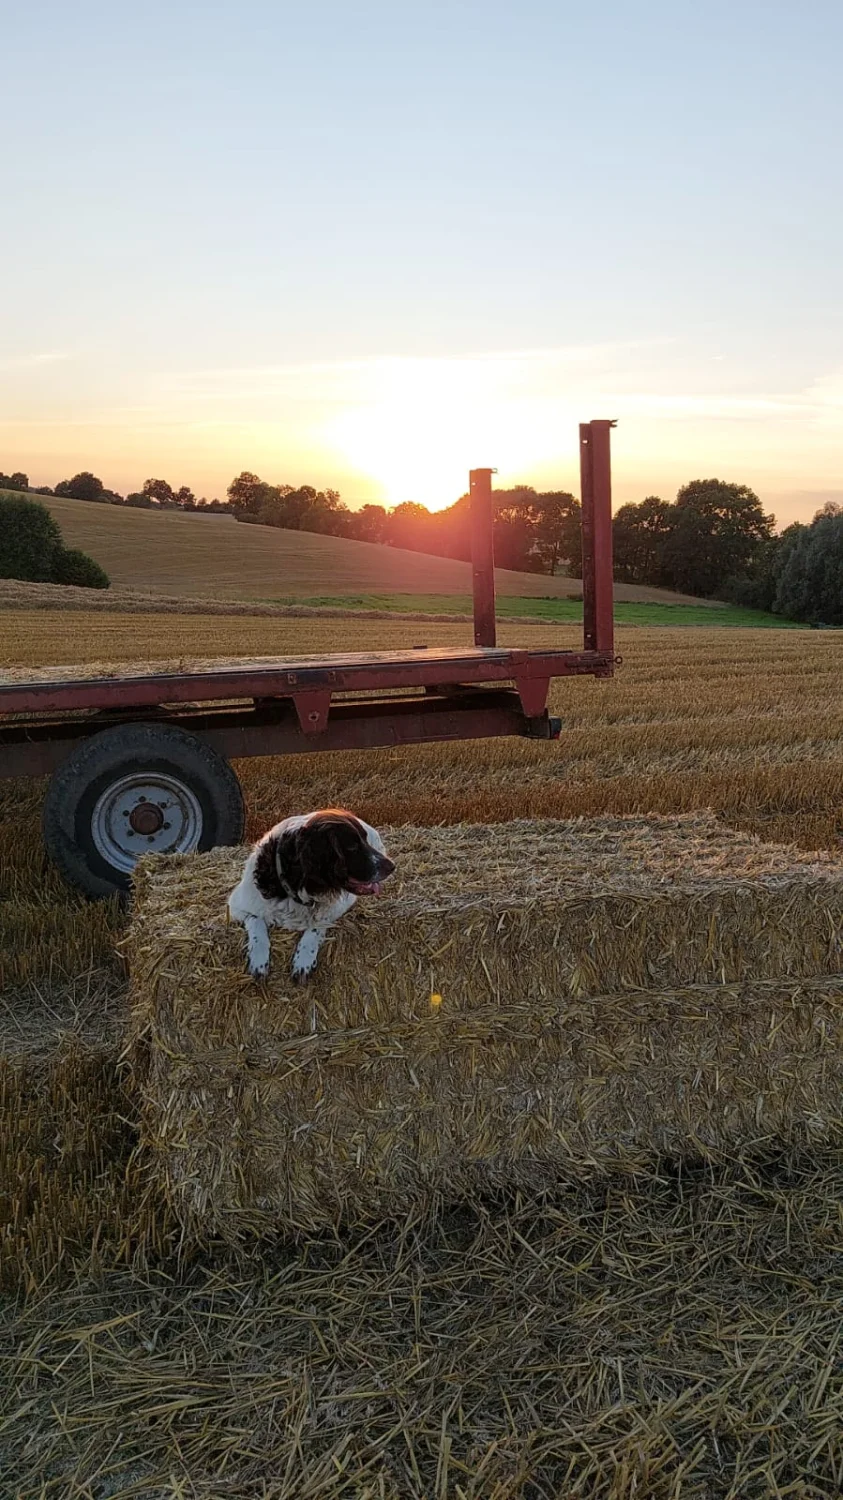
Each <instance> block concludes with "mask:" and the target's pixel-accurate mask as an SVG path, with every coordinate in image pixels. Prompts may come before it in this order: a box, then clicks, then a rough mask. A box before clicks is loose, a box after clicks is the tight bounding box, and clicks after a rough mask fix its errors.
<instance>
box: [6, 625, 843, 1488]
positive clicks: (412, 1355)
mask: <svg viewBox="0 0 843 1500" xmlns="http://www.w3.org/2000/svg"><path fill="white" fill-rule="evenodd" d="M47 613H48V612H45V611H37V612H33V616H32V617H29V616H27V615H25V614H23V613H21V614H20V615H15V616H13V617H12V620H13V622H14V623H13V628H12V632H11V635H10V639H9V644H8V645H7V648H6V650H7V657H6V659H7V660H8V661H9V662H12V663H18V664H32V665H36V664H37V665H43V664H45V663H47V662H49V661H51V660H65V661H66V660H70V659H73V658H76V659H79V660H82V659H86V660H88V661H96V660H100V661H109V662H112V663H115V662H119V661H121V660H129V659H137V658H147V659H152V658H161V657H165V656H166V657H172V656H173V655H174V652H176V651H177V652H178V653H179V654H180V655H184V656H190V655H197V654H200V653H201V654H202V655H203V656H207V655H213V654H215V653H219V654H223V653H224V654H226V655H233V654H236V653H238V652H245V653H258V652H259V653H260V654H266V653H268V652H276V651H277V652H281V651H285V650H289V651H296V652H300V651H306V650H317V651H318V650H323V649H330V647H331V646H332V645H333V646H334V647H335V648H339V647H342V648H343V649H353V648H355V647H360V648H363V647H365V646H376V645H387V644H393V643H394V644H405V643H406V644H416V643H418V642H419V641H420V640H426V641H429V642H430V643H433V642H435V641H443V642H445V641H448V642H454V643H456V642H458V641H460V640H463V639H464V638H465V632H464V627H456V626H447V625H439V624H437V625H427V626H425V627H424V631H423V633H422V634H420V631H419V625H418V624H414V625H407V624H402V623H400V622H383V623H380V622H371V621H369V622H365V623H364V622H362V621H356V622H355V621H354V620H348V621H341V622H340V621H331V620H325V621H317V622H314V621H312V620H307V621H304V620H268V619H265V618H264V619H260V620H258V619H255V620H250V619H249V618H248V617H231V618H223V617H218V618H215V619H204V618H203V617H201V616H190V617H185V618H184V619H180V620H179V622H178V626H177V627H174V622H173V619H172V617H169V618H164V617H149V618H147V617H145V616H136V615H132V616H120V617H110V616H107V615H97V616H91V617H84V616H80V615H79V614H72V615H67V614H66V615H64V616H63V617H62V618H61V620H59V619H58V618H56V619H54V620H52V622H49V621H46V620H45V616H46V614H47ZM174 629H177V632H178V634H177V638H176V643H175V644H174ZM502 634H503V636H504V639H506V640H515V639H517V640H519V641H522V642H523V643H525V644H533V643H536V644H537V643H538V642H540V641H546V640H557V639H558V638H559V633H558V632H556V631H552V630H548V629H544V628H533V627H526V626H521V627H515V626H510V627H504V629H503V631H502ZM619 648H620V650H621V651H622V652H623V654H624V658H625V665H624V667H623V668H622V670H621V672H620V674H619V676H618V678H617V679H616V680H615V681H614V682H612V683H601V684H597V683H590V682H579V683H577V682H575V683H572V684H569V685H565V684H563V685H560V686H559V688H558V689H557V690H556V695H555V704H554V707H555V709H556V711H557V712H560V713H561V714H562V716H563V718H564V720H565V725H566V728H565V733H564V737H563V740H562V741H561V742H560V744H559V745H558V746H547V745H538V744H530V743H521V742H512V743H510V742H502V743H498V744H478V745H463V746H457V745H455V746H449V747H437V748H431V747H421V748H419V749H416V750H407V751H402V752H383V753H381V754H378V755H370V756H355V755H350V756H344V757H343V756H336V757H331V758H330V759H328V758H321V757H312V758H311V757H302V758H300V759H298V760H293V761H291V762H290V763H289V764H285V765H284V766H283V767H282V766H280V765H279V764H277V763H273V762H269V761H263V762H260V761H253V762H249V763H245V764H244V765H242V766H241V767H240V770H241V774H242V777H243V781H244V785H245V788H246V793H247V798H248V804H249V817H250V830H251V831H252V832H254V831H256V830H257V829H259V828H262V827H263V826H265V825H266V824H267V823H268V822H269V821H271V820H274V819H275V818H276V817H278V816H280V815H281V814H283V813H284V812H286V811H288V810H291V809H292V808H294V807H295V808H306V807H308V806H314V805H316V804H318V803H326V802H340V803H346V804H348V805H351V806H352V807H354V808H356V809H357V810H358V811H359V812H360V813H361V814H362V815H363V816H366V817H368V818H370V819H371V820H372V821H374V822H376V823H401V822H413V823H418V824H430V823H446V824H450V823H456V822H458V821H461V820H462V821H467V822H499V821H508V820H510V819H512V818H516V817H535V816H542V817H570V816H576V815H579V814H586V815H590V814H597V815H601V816H606V815H615V814H625V813H632V812H641V813H649V812H655V813H674V812H683V811H692V810H695V809H701V808H705V807H711V808H713V809H714V811H715V812H716V813H718V814H719V816H720V817H721V819H723V820H724V821H725V822H726V823H727V824H729V825H731V826H732V827H736V828H741V829H744V830H747V831H749V832H760V833H762V834H764V835H765V836H768V837H770V838H774V839H778V840H785V841H792V842H794V843H796V844H798V845H800V846H801V847H802V848H803V849H805V850H811V849H824V850H831V851H835V852H836V851H837V850H838V848H839V837H840V833H841V830H843V751H841V747H840V731H841V725H843V709H841V707H840V701H841V700H840V688H841V677H842V676H843V672H842V671H841V657H840V646H839V643H838V641H837V639H836V637H835V636H833V635H825V634H820V633H811V632H801V631H794V632H787V633H784V632H783V633H779V632H773V631H770V632H759V633H758V634H754V633H750V632H737V631H734V632H732V631H725V630H686V631H678V630H677V631H668V630H652V631H645V630H638V631H628V632H627V633H626V635H625V636H624V637H622V638H621V640H620V643H619ZM40 796H41V789H40V787H38V786H35V785H30V784H28V783H24V782H21V783H18V784H17V785H16V786H6V787H3V788H0V798H2V802H0V807H2V814H3V823H2V831H1V832H0V867H1V868H2V885H0V961H2V965H3V981H2V982H3V1037H4V1049H3V1050H4V1057H3V1060H2V1065H0V1126H2V1135H0V1199H2V1210H0V1212H2V1215H3V1230H2V1240H0V1254H2V1263H1V1264H2V1275H3V1278H4V1283H5V1286H6V1289H7V1301H6V1303H5V1305H4V1313H3V1320H4V1321H3V1338H4V1345H3V1360H4V1365H3V1370H2V1378H0V1391H2V1393H3V1394H2V1395H0V1401H2V1406H3V1411H2V1422H3V1426H2V1431H0V1490H2V1493H3V1494H9V1495H10V1496H11V1495H15V1496H20V1497H22V1500H35V1497H39V1500H40V1497H44V1500H46V1497H48V1496H49V1497H51V1500H52V1497H67V1500H71V1497H73V1500H76V1497H86V1500H92V1497H96V1500H106V1497H115V1496H121V1497H122V1496H125V1497H128V1496H130V1495H132V1496H144V1497H152V1500H157V1497H162V1500H163V1497H167V1500H171V1497H172V1500H175V1497H177V1496H178V1497H193V1496H197V1497H205V1500H216V1497H218V1496H220V1495H222V1494H237V1495H242V1496H244V1497H249V1500H251V1497H254V1500H258V1497H261V1500H281V1497H289V1500H294V1497H302V1500H305V1497H321V1496H326V1497H334V1496H336V1497H339V1496H352V1497H355V1500H369V1497H371V1500H375V1497H386V1500H393V1497H394V1500H399V1497H401V1500H403V1497H405V1496H406V1497H425V1500H427V1497H430V1500H441V1497H453V1500H464V1497H469V1496H470V1497H472V1500H516V1497H521V1496H524V1497H528V1500H545V1497H547V1500H557V1497H562V1496H569V1495H570V1496H583V1497H585V1496H588V1497H601V1500H602V1497H606V1500H610V1497H611V1500H627V1497H629V1500H632V1497H642V1500H643V1497H651V1496H652V1497H665V1500H667V1497H681V1500H684V1497H694V1500H720V1497H727V1496H728V1497H738V1496H741V1497H743V1496H758V1497H762V1496H764V1497H766V1496H779V1495H781V1496H784V1495H787V1496H789V1497H790V1496H798V1497H801V1500H811V1497H819V1496H823V1497H825V1496H829V1497H830V1496H832V1495H837V1494H839V1493H840V1491H841V1488H843V1449H841V1443H840V1431H841V1423H843V1356H842V1355H841V1353H840V1316H839V1308H840V1304H841V1298H843V1259H842V1258H841V1251H842V1250H843V1215H841V1211H840V1207H839V1205H840V1203H841V1202H843V1152H841V1151H839V1150H838V1149H836V1148H834V1147H833V1146H831V1145H828V1144H823V1143H818V1144H816V1145H814V1146H813V1147H812V1148H811V1149H810V1150H805V1149H801V1150H797V1149H795V1148H794V1149H792V1150H790V1151H789V1152H788V1153H786V1154H780V1155H779V1156H778V1157H776V1156H774V1155H773V1154H772V1152H767V1153H766V1154H759V1153H758V1152H754V1153H752V1154H750V1155H736V1156H734V1158H732V1159H726V1160H723V1161H721V1162H719V1163H718V1164H717V1165H716V1166H714V1165H712V1164H709V1165H708V1166H707V1167H706V1168H703V1167H701V1166H700V1165H699V1164H694V1163H687V1162H682V1161H679V1160H675V1159H670V1160H662V1161H661V1163H660V1164H659V1166H658V1167H657V1168H653V1169H648V1170H647V1171H641V1172H640V1173H638V1174H637V1175H632V1176H630V1175H629V1174H626V1175H622V1176H612V1175H611V1174H609V1176H608V1177H604V1178H603V1179H602V1180H601V1181H600V1182H589V1181H588V1180H586V1181H584V1182H581V1183H579V1184H569V1185H568V1187H567V1188H566V1189H565V1191H564V1192H561V1193H556V1194H554V1195H550V1196H545V1197H544V1198H538V1199H537V1198H535V1197H532V1196H531V1195H530V1194H529V1193H521V1194H517V1193H511V1194H510V1195H509V1196H506V1195H505V1194H499V1195H498V1196H497V1197H488V1198H485V1199H483V1198H481V1199H477V1200H476V1201H474V1202H472V1203H471V1204H470V1205H465V1206H464V1207H462V1208H458V1209H453V1208H451V1209H448V1210H447V1211H445V1212H443V1213H442V1214H441V1216H440V1217H439V1219H438V1220H437V1221H436V1222H434V1223H433V1224H429V1223H426V1224H424V1225H422V1224H421V1223H419V1222H417V1221H416V1220H415V1219H414V1217H413V1215H412V1213H408V1214H407V1217H406V1219H405V1221H404V1223H403V1225H402V1226H401V1227H400V1229H398V1230H396V1229H395V1228H394V1226H393V1227H387V1226H384V1227H383V1228H378V1227H377V1226H375V1227H374V1228H373V1229H369V1230H367V1231H366V1232H365V1233H364V1232H360V1233H358V1234H357V1235H356V1236H345V1237H342V1236H337V1235H335V1234H331V1233H322V1234H320V1235H314V1236H312V1237H311V1239H310V1240H309V1241H306V1242H305V1243H300V1242H299V1243H297V1244H296V1245H295V1246H292V1245H289V1244H284V1243H282V1244H281V1245H279V1246H277V1247H276V1248H275V1249H274V1250H273V1251H271V1252H269V1251H266V1250H264V1251H262V1252H261V1253H260V1255H257V1254H256V1255H253V1256H251V1257H250V1256H249V1255H248V1254H247V1253H243V1252H241V1253H240V1255H239V1256H238V1257H237V1258H235V1256H234V1254H233V1252H232V1251H231V1250H229V1249H225V1248H223V1247H222V1246H219V1247H216V1248H213V1247H212V1248H211V1249H210V1250H208V1249H207V1248H206V1249H205V1250H203V1251H202V1252H201V1253H200V1252H198V1251H196V1250H194V1249H192V1248H191V1246H190V1244H189V1243H187V1242H185V1241H184V1240H183V1239H182V1238H181V1237H180V1231H179V1228H178V1226H177V1225H176V1224H175V1223H174V1222H173V1221H172V1220H171V1219H170V1217H169V1213H168V1211H167V1210H166V1209H165V1208H164V1207H163V1205H162V1203H161V1202H160V1200H159V1198H158V1197H157V1196H156V1194H155V1193H154V1191H152V1190H151V1188H150V1185H149V1183H148V1180H147V1178H146V1176H145V1174H144V1172H143V1169H142V1162H141V1161H140V1160H139V1158H138V1157H137V1155H136V1154H134V1145H135V1134H134V1125H133V1119H134V1112H135V1102H134V1100H133V1098H132V1097H131V1095H130V1093H129V1091H128V1083H127V1078H126V1074H125V1069H124V1065H123V1064H122V1063H121V1060H120V1052H121V1045H122V1040H121V1039H122V1025H123V1007H124V1003H125V975H124V970H123V961H122V958H121V956H120V954H119V953H118V952H117V951H116V950H115V943H119V942H121V941H122V938H123V927H122V918H121V916H120V914H119V912H118V911H117V910H116V909H109V908H108V907H103V906H99V907H91V906H86V905H85V904H84V903H82V902H81V901H78V900H77V899H76V898H75V897H73V896H72V895H71V894H69V893H68V892H67V891H65V890H64V889H63V888H62V887H61V886H60V884H59V882H58V880H57V879H56V877H55V876H54V875H53V874H52V873H51V872H49V871H48V870H45V867H44V864H43V857H42V853H41V850H40V847H39V843H38V821H37V819H38V808H39V802H40Z"/></svg>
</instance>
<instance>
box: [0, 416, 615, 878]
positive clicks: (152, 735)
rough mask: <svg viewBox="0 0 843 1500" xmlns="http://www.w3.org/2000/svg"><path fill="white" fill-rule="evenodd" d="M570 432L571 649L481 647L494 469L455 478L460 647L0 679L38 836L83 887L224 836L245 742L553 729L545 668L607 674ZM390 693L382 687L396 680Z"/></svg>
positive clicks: (600, 499) (606, 554)
mask: <svg viewBox="0 0 843 1500" xmlns="http://www.w3.org/2000/svg"><path fill="white" fill-rule="evenodd" d="M613 426H614V423H613V422H608V421H601V422H589V423H586V424H584V425H582V426H581V427H580V470H581V478H582V533H583V646H582V650H577V651H571V650H567V651H563V650H545V649H541V650H534V651H528V650H524V649H508V648H503V647H499V646H498V645H497V644H496V635H495V585H494V568H493V555H492V473H493V471H492V470H491V469H474V470H473V471H472V473H471V476H470V493H471V512H472V535H473V544H472V562H473V580H474V647H473V648H471V647H466V648H464V649H463V648H451V649H444V650H443V649H439V648H431V647H419V648H418V649H416V650H410V651H406V650H405V651H376V652H372V653H362V654H354V655H351V654H337V655H330V656H324V657H293V658H289V659H279V658H275V657H273V658H267V659H263V660H258V661H247V660H237V661H235V662H224V663H220V664H219V665H218V666H216V665H215V666H213V667H212V668H210V669H209V668H205V667H200V668H197V669H196V670H189V669H188V670H184V671H172V672H169V671H168V672H157V673H154V674H151V673H148V672H144V671H143V670H142V669H138V670H132V669H131V668H130V669H127V670H124V671H121V673H120V675H109V676H108V677H97V678H92V677H85V676H84V675H83V674H80V672H79V670H78V669H73V668H68V669H67V670H66V671H65V670H62V671H60V672H59V671H56V670H55V669H51V670H50V671H47V672H45V671H40V672H39V671H35V672H33V673H32V674H31V676H30V677H29V678H28V680H26V681H11V682H6V683H3V682H2V681H0V776H3V777H9V776H42V775H46V774H49V775H50V778H51V779H50V783H49V787H48V790H47V795H46V799H45V803H44V820H43V821H44V839H45V842H46V846H47V849H48V852H49V854H50V855H51V857H52V859H53V860H54V862H55V863H56V864H57V865H58V867H59V869H60V870H61V871H62V873H63V874H64V875H65V876H66V878H67V879H68V880H70V881H71V882H73V883H74V884H75V885H77V886H79V887H80V888H81V889H82V890H84V891H86V892H87V893H88V894H89V895H91V896H104V895H110V894H112V893H113V892H114V891H115V890H120V889H126V888H127V887H128V885H129V883H130V879H131V872H132V869H133V867H134V864H135V861H136V860H137V859H138V857H139V856H140V855H141V854H143V853H145V852H147V851H149V850H158V851H161V852H180V853H181V852H186V851H189V850H194V849H209V848H212V847H213V846H214V845H217V844H235V843H238V842H239V841H240V840H241V839H242V837H243V829H244V814H243V797H242V793H241V790H240V785H239V782H238V780H237V777H236V775H235V773H234V771H233V769H232V767H231V765H230V761H231V760H238V759H241V758H243V757H246V756H251V755H295V754H300V753H302V752H309V753H312V752H313V751H315V750H360V749H369V748H375V747H377V746H382V745H412V744H423V743H431V742H434V741H444V740H467V739H480V738H487V737H490V736H497V735H512V734H518V735H528V736H532V737H533V738H537V739H548V740H550V739H558V737H559V734H560V729H561V726H560V723H559V721H558V720H555V719H551V718H550V717H549V716H548V711H547V698H548V689H549V687H550V682H551V679H552V678H554V677H571V676H583V675H589V676H593V677H610V676H611V675H612V671H613V668H614V664H615V661H616V657H615V654H614V641H613V611H612V512H611V478H610V458H609V432H610V429H611V428H612V427H613ZM396 689H402V690H403V695H402V696H397V695H396V692H395V690H396Z"/></svg>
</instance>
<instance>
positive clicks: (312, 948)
mask: <svg viewBox="0 0 843 1500" xmlns="http://www.w3.org/2000/svg"><path fill="white" fill-rule="evenodd" d="M321 946H322V938H321V937H320V935H319V933H318V932H313V931H309V932H305V933H304V934H303V935H302V937H301V939H300V940H299V944H298V947H297V948H296V951H295V953H294V954H293V964H292V972H293V979H294V980H295V982H296V984H306V983H307V981H308V979H309V978H310V976H311V974H312V973H313V970H314V969H315V968H316V960H317V958H318V957H319V949H320V947H321Z"/></svg>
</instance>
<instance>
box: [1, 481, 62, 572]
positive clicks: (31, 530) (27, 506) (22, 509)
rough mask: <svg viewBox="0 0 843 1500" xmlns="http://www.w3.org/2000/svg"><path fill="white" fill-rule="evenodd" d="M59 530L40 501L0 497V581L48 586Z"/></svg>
mask: <svg viewBox="0 0 843 1500" xmlns="http://www.w3.org/2000/svg"><path fill="white" fill-rule="evenodd" d="M61 547H62V538H61V531H60V530H59V525H58V522H57V521H56V520H54V518H53V517H52V516H51V514H50V512H49V511H48V509H47V507H46V505H42V504H41V502H40V500H24V499H22V498H21V499H20V500H13V499H9V498H7V497H5V496H2V495H0V578H22V579H27V580H28V581H29V582H31V583H51V582H52V579H53V572H54V568H55V561H56V556H57V554H58V553H59V552H60V550H61Z"/></svg>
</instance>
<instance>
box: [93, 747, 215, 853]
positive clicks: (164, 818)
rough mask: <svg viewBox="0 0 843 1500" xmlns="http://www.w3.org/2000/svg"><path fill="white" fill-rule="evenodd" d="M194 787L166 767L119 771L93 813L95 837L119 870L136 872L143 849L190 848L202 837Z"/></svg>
mask: <svg viewBox="0 0 843 1500" xmlns="http://www.w3.org/2000/svg"><path fill="white" fill-rule="evenodd" d="M203 822H204V820H203V816H202V806H201V803H200V802H199V799H198V797H197V796H196V794H195V792H194V791H193V790H192V789H191V788H190V787H189V786H188V785H187V783H186V782H184V781H182V780H181V779H180V778H179V777H177V776H172V775H170V774H169V773H166V772H164V771H147V772H138V773H135V774H132V775H127V776H120V777H118V778H117V779H116V780H115V781H113V782H112V783H111V785H110V786H108V787H106V789H105V791H104V792H102V793H101V795H100V797H99V798H98V800H97V802H96V805H95V806H94V809H93V812H92V813H91V837H92V838H93V841H94V844H95V846H96V849H97V851H98V853H99V854H100V855H101V856H102V858H103V859H104V860H106V862H107V863H108V864H109V865H111V867H112V868H113V869H115V870H121V871H123V872H124V873H125V874H129V873H131V871H132V870H133V869H134V867H135V865H136V864H137V861H138V860H139V859H140V856H141V855H142V854H189V853H190V852H191V851H192V850H194V849H196V848H197V847H198V845H199V841H200V839H201V837H202V828H203Z"/></svg>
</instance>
